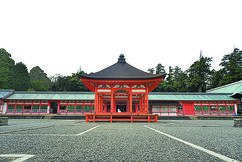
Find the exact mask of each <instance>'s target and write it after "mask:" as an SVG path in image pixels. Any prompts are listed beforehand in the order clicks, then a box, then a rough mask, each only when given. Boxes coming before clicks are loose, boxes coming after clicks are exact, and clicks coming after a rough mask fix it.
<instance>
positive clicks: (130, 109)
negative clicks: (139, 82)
mask: <svg viewBox="0 0 242 162" xmlns="http://www.w3.org/2000/svg"><path fill="white" fill-rule="evenodd" d="M132 97H133V96H132V90H130V95H129V112H130V113H132V104H133V102H132V99H133V98H132Z"/></svg>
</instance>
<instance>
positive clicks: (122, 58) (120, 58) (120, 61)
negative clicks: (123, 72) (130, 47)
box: [118, 54, 126, 63]
mask: <svg viewBox="0 0 242 162" xmlns="http://www.w3.org/2000/svg"><path fill="white" fill-rule="evenodd" d="M118 62H119V63H123V62H126V61H125V58H124V54H120V55H119V58H118Z"/></svg>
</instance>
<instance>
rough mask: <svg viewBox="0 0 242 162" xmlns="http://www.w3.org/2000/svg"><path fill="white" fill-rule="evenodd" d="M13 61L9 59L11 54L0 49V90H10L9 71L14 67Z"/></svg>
mask: <svg viewBox="0 0 242 162" xmlns="http://www.w3.org/2000/svg"><path fill="white" fill-rule="evenodd" d="M14 64H15V61H14V60H13V59H12V58H11V54H10V53H8V52H7V51H6V50H5V49H3V48H1V49H0V88H1V89H8V88H10V83H9V81H10V77H11V71H12V69H13V67H14Z"/></svg>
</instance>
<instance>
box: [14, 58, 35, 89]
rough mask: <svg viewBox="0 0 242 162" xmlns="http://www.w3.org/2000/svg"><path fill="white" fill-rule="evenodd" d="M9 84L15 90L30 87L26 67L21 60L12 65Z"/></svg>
mask: <svg viewBox="0 0 242 162" xmlns="http://www.w3.org/2000/svg"><path fill="white" fill-rule="evenodd" d="M10 84H11V87H10V88H12V89H15V90H16V91H27V90H28V89H29V88H30V77H29V73H28V69H27V67H26V65H25V64H23V63H22V62H19V63H17V64H16V65H15V66H14V68H13V70H12V75H11V79H10Z"/></svg>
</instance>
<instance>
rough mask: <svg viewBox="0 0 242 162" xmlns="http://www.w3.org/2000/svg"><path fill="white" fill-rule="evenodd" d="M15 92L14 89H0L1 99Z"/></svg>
mask: <svg viewBox="0 0 242 162" xmlns="http://www.w3.org/2000/svg"><path fill="white" fill-rule="evenodd" d="M13 93H14V90H13V89H0V99H5V98H6V97H8V96H10V95H12V94H13Z"/></svg>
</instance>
